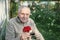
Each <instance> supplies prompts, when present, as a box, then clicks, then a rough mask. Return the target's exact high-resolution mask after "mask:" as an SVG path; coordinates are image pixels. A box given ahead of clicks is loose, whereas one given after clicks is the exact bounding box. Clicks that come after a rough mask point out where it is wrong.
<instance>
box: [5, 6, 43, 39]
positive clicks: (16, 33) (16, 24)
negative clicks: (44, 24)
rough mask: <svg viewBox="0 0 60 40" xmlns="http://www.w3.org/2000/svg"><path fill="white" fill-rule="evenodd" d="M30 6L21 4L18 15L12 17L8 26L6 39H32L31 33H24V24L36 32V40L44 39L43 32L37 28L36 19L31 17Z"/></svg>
mask: <svg viewBox="0 0 60 40" xmlns="http://www.w3.org/2000/svg"><path fill="white" fill-rule="evenodd" d="M30 13H31V11H30V8H29V7H26V6H21V7H20V8H19V10H18V16H17V17H15V18H12V19H11V20H10V21H9V22H8V24H7V27H6V37H5V38H6V40H32V39H31V35H30V33H27V32H26V33H23V31H22V29H23V28H24V26H30V27H31V28H32V29H31V30H32V32H33V33H34V34H35V35H34V36H35V37H36V40H44V38H43V36H42V35H41V33H40V32H39V31H38V29H37V28H36V25H35V23H34V21H33V20H32V19H31V18H29V16H30ZM27 38H29V39H27Z"/></svg>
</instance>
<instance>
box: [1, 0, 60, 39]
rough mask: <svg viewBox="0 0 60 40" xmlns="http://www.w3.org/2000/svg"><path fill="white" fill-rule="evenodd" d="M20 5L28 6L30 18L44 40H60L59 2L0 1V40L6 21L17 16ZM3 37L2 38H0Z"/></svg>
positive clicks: (54, 0)
mask: <svg viewBox="0 0 60 40" xmlns="http://www.w3.org/2000/svg"><path fill="white" fill-rule="evenodd" d="M21 5H25V6H29V7H30V9H31V16H30V17H31V18H32V19H33V20H34V21H35V23H36V26H37V28H38V29H39V31H40V32H41V33H42V35H43V37H44V38H45V40H60V1H59V0H37V1H34V0H32V1H25V0H23V1H21V0H1V1H0V6H1V8H0V40H5V31H6V30H5V28H6V24H7V21H8V20H9V19H11V18H13V17H16V16H17V11H18V8H19V7H20V6H21ZM2 37H3V38H2Z"/></svg>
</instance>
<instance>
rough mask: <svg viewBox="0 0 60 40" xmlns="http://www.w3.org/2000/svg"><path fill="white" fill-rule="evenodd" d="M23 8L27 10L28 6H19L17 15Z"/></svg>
mask: <svg viewBox="0 0 60 40" xmlns="http://www.w3.org/2000/svg"><path fill="white" fill-rule="evenodd" d="M25 7H27V8H29V7H28V6H20V7H19V8H18V13H20V11H21V10H22V9H23V8H25ZM29 9H30V8H29Z"/></svg>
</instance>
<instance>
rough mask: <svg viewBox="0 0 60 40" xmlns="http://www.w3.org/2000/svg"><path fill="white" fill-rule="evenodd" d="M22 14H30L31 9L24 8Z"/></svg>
mask: <svg viewBox="0 0 60 40" xmlns="http://www.w3.org/2000/svg"><path fill="white" fill-rule="evenodd" d="M21 12H24V13H30V9H29V8H27V7H24V8H22V9H21Z"/></svg>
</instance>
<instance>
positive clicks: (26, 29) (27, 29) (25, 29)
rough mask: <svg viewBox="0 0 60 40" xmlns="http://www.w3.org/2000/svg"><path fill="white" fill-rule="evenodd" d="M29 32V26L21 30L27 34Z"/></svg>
mask: <svg viewBox="0 0 60 40" xmlns="http://www.w3.org/2000/svg"><path fill="white" fill-rule="evenodd" d="M30 30H31V27H30V26H25V27H24V28H23V32H29V31H30Z"/></svg>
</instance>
